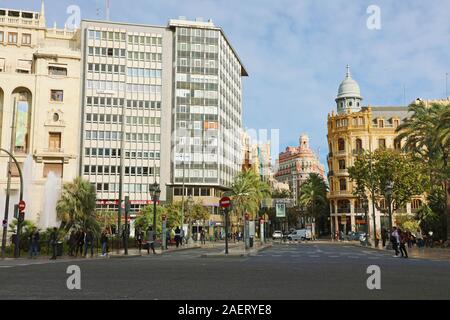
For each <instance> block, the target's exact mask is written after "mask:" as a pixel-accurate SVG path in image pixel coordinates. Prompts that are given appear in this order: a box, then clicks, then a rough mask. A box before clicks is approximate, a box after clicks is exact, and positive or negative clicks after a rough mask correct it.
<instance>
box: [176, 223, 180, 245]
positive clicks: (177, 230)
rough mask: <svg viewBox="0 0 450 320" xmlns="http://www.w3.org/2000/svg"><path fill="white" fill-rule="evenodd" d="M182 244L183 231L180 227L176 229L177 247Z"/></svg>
mask: <svg viewBox="0 0 450 320" xmlns="http://www.w3.org/2000/svg"><path fill="white" fill-rule="evenodd" d="M180 242H181V230H180V228H179V227H176V229H175V245H176V246H177V248H178V246H179V245H180Z"/></svg>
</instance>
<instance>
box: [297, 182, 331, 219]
mask: <svg viewBox="0 0 450 320" xmlns="http://www.w3.org/2000/svg"><path fill="white" fill-rule="evenodd" d="M327 190H328V187H327V185H326V183H325V181H324V180H323V178H322V177H320V176H319V175H318V174H316V173H311V174H310V176H309V178H308V179H307V180H306V181H305V182H304V183H303V184H302V185H301V189H300V195H299V198H298V203H299V205H300V206H302V207H304V208H307V210H308V211H309V212H310V214H311V217H314V218H315V217H317V216H318V215H319V213H321V212H323V211H324V209H325V208H326V205H327Z"/></svg>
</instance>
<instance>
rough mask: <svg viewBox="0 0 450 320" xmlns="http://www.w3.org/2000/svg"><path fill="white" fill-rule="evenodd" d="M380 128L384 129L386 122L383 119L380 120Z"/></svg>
mask: <svg viewBox="0 0 450 320" xmlns="http://www.w3.org/2000/svg"><path fill="white" fill-rule="evenodd" d="M378 127H380V128H384V120H383V119H379V120H378Z"/></svg>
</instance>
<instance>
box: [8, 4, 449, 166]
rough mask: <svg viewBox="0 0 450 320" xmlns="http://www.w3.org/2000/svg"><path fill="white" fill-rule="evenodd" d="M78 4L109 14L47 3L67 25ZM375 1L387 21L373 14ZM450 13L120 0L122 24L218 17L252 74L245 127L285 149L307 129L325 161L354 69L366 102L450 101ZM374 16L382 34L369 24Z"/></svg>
mask: <svg viewBox="0 0 450 320" xmlns="http://www.w3.org/2000/svg"><path fill="white" fill-rule="evenodd" d="M70 5H78V6H79V7H80V10H81V18H82V19H104V18H105V1H104V0H94V1H87V0H46V1H45V8H46V19H47V25H48V26H52V25H53V23H54V22H56V23H57V25H58V26H59V27H61V26H63V25H64V23H65V21H66V20H67V18H68V17H69V14H68V13H67V12H66V11H67V8H68V7H69V6H70ZM373 5H375V6H377V8H378V9H379V15H378V16H377V15H374V11H372V10H369V13H368V8H369V6H373ZM0 7H3V8H16V9H27V10H34V11H38V10H39V8H40V0H0ZM449 12H450V1H448V0H433V1H425V0H408V1H394V0H370V1H367V0H183V1H181V0H147V1H144V0H132V1H123V0H110V18H111V20H112V21H118V22H134V23H142V24H151V25H166V24H167V22H168V20H169V19H170V18H178V17H179V16H185V17H186V18H188V19H191V20H193V19H195V18H196V17H203V18H204V19H205V20H207V19H212V20H213V22H214V24H215V25H216V26H219V27H221V28H222V29H223V30H224V32H225V33H226V35H227V37H228V38H229V40H230V41H231V43H232V45H233V47H234V48H235V50H236V51H237V53H238V55H239V57H240V58H241V60H242V62H243V64H244V65H245V68H246V69H247V71H248V73H249V75H250V76H249V77H248V78H244V81H243V108H244V113H243V119H244V125H245V127H246V128H251V129H256V130H258V129H267V130H269V131H270V130H271V129H279V130H280V148H281V149H284V148H285V147H286V146H288V145H293V146H296V145H298V138H299V136H300V134H302V133H307V134H308V135H309V136H310V143H311V146H312V148H313V149H314V150H315V151H316V152H319V150H320V159H321V161H322V163H323V164H326V154H327V152H328V151H327V140H326V134H327V132H326V131H327V127H326V122H327V115H328V113H330V112H331V111H332V110H336V107H335V101H334V99H335V98H336V95H337V90H338V87H339V84H340V82H341V81H342V80H343V79H344V77H345V73H346V65H347V64H349V65H350V67H351V73H352V77H353V78H354V79H355V80H356V81H357V82H358V83H359V85H360V87H361V94H362V96H363V98H364V104H365V105H368V104H370V105H376V106H383V105H404V104H405V101H406V103H409V102H411V101H413V100H414V99H416V98H418V97H420V98H422V99H436V98H443V97H444V96H445V92H446V89H445V83H446V81H445V79H446V73H450V19H448V13H449ZM378 17H379V19H378ZM374 19H375V20H374ZM368 20H369V22H372V24H370V25H371V26H379V27H380V28H376V29H374V28H373V27H371V28H368V25H367V23H368ZM373 23H375V24H373ZM448 92H450V85H449V89H448ZM449 95H450V93H449Z"/></svg>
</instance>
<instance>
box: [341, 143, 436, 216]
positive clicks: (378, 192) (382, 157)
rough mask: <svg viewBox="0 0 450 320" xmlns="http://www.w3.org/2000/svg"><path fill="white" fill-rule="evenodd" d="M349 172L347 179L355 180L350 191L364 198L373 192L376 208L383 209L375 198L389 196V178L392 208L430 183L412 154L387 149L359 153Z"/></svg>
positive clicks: (384, 210) (400, 205)
mask: <svg viewBox="0 0 450 320" xmlns="http://www.w3.org/2000/svg"><path fill="white" fill-rule="evenodd" d="M348 172H349V175H350V179H351V180H352V181H353V182H355V183H356V187H355V188H354V189H353V194H354V195H355V196H357V197H358V198H363V197H364V196H365V195H367V193H369V194H372V193H373V195H374V196H375V200H376V201H375V204H376V206H377V208H378V209H379V210H381V211H382V212H385V213H386V212H387V210H386V209H382V208H381V207H380V205H379V204H378V201H379V200H381V199H387V198H388V197H387V194H386V186H387V184H388V182H392V187H393V188H392V196H391V204H390V205H391V206H392V205H394V206H393V209H394V210H396V209H398V208H400V207H403V206H404V205H405V204H406V202H408V201H410V199H411V197H412V196H416V195H421V194H423V192H424V190H425V186H427V185H428V184H429V183H428V179H427V176H426V175H425V174H423V166H422V164H421V163H420V162H418V161H415V159H414V158H413V157H412V156H411V155H405V154H402V153H400V152H397V151H395V150H390V149H389V150H377V151H375V152H372V153H371V152H364V153H361V154H360V155H359V156H358V157H357V159H356V161H355V163H354V165H353V166H352V167H350V168H349V169H348ZM388 205H389V204H388Z"/></svg>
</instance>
